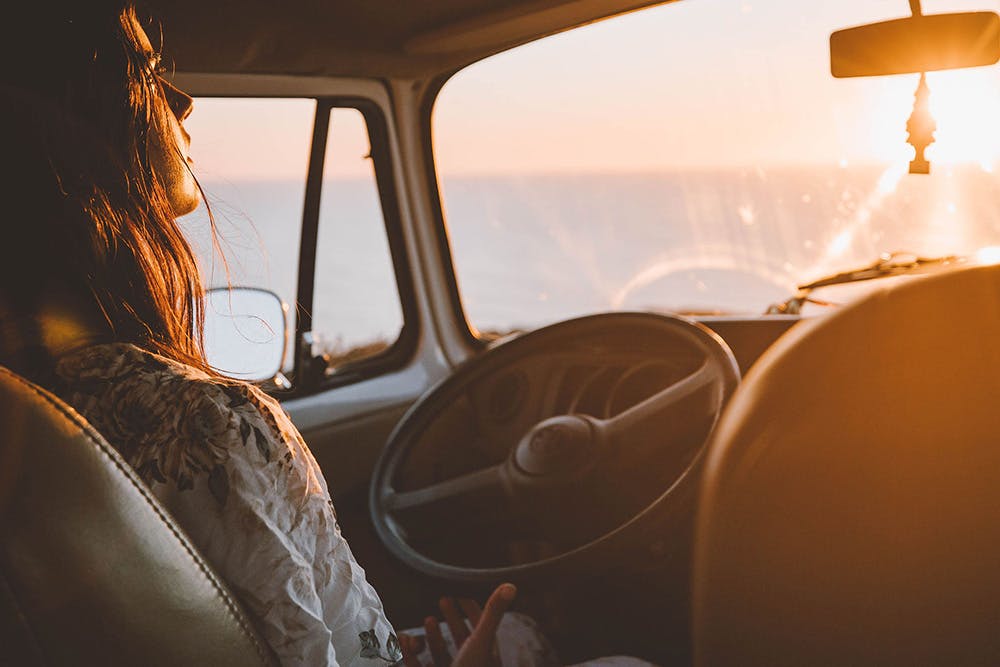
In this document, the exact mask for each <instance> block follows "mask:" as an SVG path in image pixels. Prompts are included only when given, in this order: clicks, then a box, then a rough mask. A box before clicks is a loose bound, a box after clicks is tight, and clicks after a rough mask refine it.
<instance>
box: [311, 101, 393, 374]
mask: <svg viewBox="0 0 1000 667" xmlns="http://www.w3.org/2000/svg"><path fill="white" fill-rule="evenodd" d="M402 327H403V311H402V307H401V305H400V299H399V290H398V288H397V285H396V276H395V273H394V272H393V262H392V255H391V254H390V250H389V243H388V238H387V236H386V225H385V221H384V219H383V215H382V205H381V201H380V198H379V189H378V184H377V182H376V180H375V166H374V163H373V161H372V158H371V148H370V143H369V138H368V127H367V125H366V123H365V118H364V116H363V115H362V113H361V112H360V111H358V110H357V109H351V108H335V109H332V110H331V112H330V135H329V138H328V139H327V148H326V159H325V161H324V166H323V195H322V200H321V203H320V219H319V238H318V243H317V251H316V287H315V296H314V303H313V336H314V341H315V345H316V348H315V350H314V351H315V353H317V354H326V355H328V356H329V358H330V364H331V367H334V368H335V367H336V366H339V365H342V364H345V363H348V362H353V361H358V360H361V359H364V358H367V357H371V356H375V355H377V354H379V353H381V352H384V351H385V350H387V349H388V348H389V347H390V346H391V345H392V344H393V343H395V342H396V340H397V339H398V338H399V335H400V331H401V330H402Z"/></svg>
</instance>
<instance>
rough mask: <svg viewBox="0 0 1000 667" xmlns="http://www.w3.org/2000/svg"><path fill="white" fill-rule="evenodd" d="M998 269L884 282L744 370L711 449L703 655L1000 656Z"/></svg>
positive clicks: (789, 661)
mask: <svg viewBox="0 0 1000 667" xmlns="http://www.w3.org/2000/svg"><path fill="white" fill-rule="evenodd" d="M998 343H1000V268H998V267H995V266H993V267H980V268H972V269H962V270H955V271H950V272H948V273H944V274H939V275H934V276H929V277H923V278H915V279H912V280H910V281H907V282H906V283H905V284H899V285H895V286H891V287H886V288H884V289H880V290H878V291H876V292H875V293H874V294H872V295H870V296H868V297H867V298H865V299H863V300H861V301H860V302H858V303H856V304H854V305H851V306H848V307H845V308H843V309H841V310H839V311H837V312H835V313H833V314H831V315H828V316H825V317H822V318H817V319H815V320H813V321H810V322H806V323H803V324H800V325H799V326H798V327H796V328H795V329H793V330H792V331H791V332H790V333H788V334H786V335H785V337H783V338H782V339H780V340H779V341H778V342H777V343H776V344H775V345H774V346H773V347H772V348H771V349H770V350H769V351H768V352H767V353H766V354H765V355H764V357H763V358H762V359H761V360H760V361H759V362H758V364H757V365H756V366H755V367H754V368H753V369H752V370H751V371H750V373H749V374H748V376H747V378H746V380H745V382H744V384H743V386H742V387H741V388H740V389H739V390H738V391H737V392H736V395H735V396H734V398H733V400H732V402H731V403H730V405H729V407H728V409H727V411H726V414H725V415H724V417H723V419H722V421H721V422H720V425H719V427H718V430H717V431H716V435H715V437H714V441H713V443H712V445H711V450H710V453H709V456H708V462H707V468H706V473H705V478H704V485H703V488H702V494H701V504H700V509H699V516H698V522H697V535H696V544H695V557H694V558H695V562H694V575H693V576H694V582H693V587H694V588H693V594H694V619H693V620H694V632H695V638H694V640H695V653H696V659H697V662H698V664H701V665H921V664H926V665H945V664H947V665H958V664H1000V632H998V630H997V629H998V627H1000V344H998Z"/></svg>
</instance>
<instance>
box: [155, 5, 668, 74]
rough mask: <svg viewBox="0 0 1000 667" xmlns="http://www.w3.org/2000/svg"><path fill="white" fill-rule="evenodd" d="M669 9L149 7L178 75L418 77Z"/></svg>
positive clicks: (592, 6) (556, 7)
mask: <svg viewBox="0 0 1000 667" xmlns="http://www.w3.org/2000/svg"><path fill="white" fill-rule="evenodd" d="M665 1H672V0H289V1H287V2H280V1H278V0H209V1H208V2H206V1H205V0H149V1H148V2H146V3H144V6H146V7H148V8H149V9H150V11H151V13H152V14H153V16H154V17H155V18H156V19H157V20H159V21H160V22H161V23H162V24H163V31H164V35H165V39H164V52H165V54H166V55H167V56H168V57H170V58H172V59H173V60H174V62H175V64H176V67H177V69H178V71H182V72H218V73H260V74H292V75H305V76H326V75H329V76H377V77H401V78H425V77H432V76H435V75H437V74H441V73H444V72H448V71H451V70H454V69H457V68H458V67H461V66H463V65H465V64H468V63H470V62H473V61H475V60H478V59H480V58H483V57H485V56H488V55H491V54H493V53H496V52H498V51H501V50H503V49H505V48H509V47H511V46H515V45H517V44H522V43H524V42H527V41H530V40H532V39H536V38H538V37H542V36H545V35H548V34H552V33H555V32H559V31H561V30H565V29H568V28H572V27H576V26H578V25H582V24H585V23H589V22H592V21H597V20H600V19H602V18H606V17H608V16H613V15H615V14H620V13H623V12H627V11H630V10H633V9H638V8H641V7H645V6H649V5H655V4H662V3H663V2H665Z"/></svg>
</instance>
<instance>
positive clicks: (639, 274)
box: [433, 0, 1000, 333]
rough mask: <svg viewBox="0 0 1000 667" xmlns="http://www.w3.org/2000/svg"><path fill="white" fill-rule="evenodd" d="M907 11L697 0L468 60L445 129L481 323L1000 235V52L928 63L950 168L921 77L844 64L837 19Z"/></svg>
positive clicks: (933, 250) (704, 302)
mask: <svg viewBox="0 0 1000 667" xmlns="http://www.w3.org/2000/svg"><path fill="white" fill-rule="evenodd" d="M923 8H924V12H925V13H937V12H947V11H967V10H979V9H986V10H991V11H996V10H998V9H1000V2H997V1H996V0H978V1H977V0H925V2H924V3H923ZM908 14H909V6H908V3H906V2H904V1H903V0H892V1H889V0H877V1H872V0H843V1H841V2H827V3H824V2H795V1H793V0H697V1H694V0H683V1H681V2H677V3H671V4H668V5H664V6H661V7H656V8H652V9H648V10H644V11H640V12H635V13H632V14H628V15H625V16H622V17H619V18H615V19H611V20H608V21H604V22H600V23H597V24H594V25H591V26H587V27H584V28H580V29H576V30H571V31H568V32H565V33H562V34H559V35H555V36H552V37H549V38H546V39H543V40H540V41H538V42H535V43H532V44H528V45H525V46H523V47H520V48H517V49H514V50H512V51H509V52H506V53H502V54H499V55H497V56H494V57H492V58H489V59H487V60H484V61H482V62H480V63H476V64H474V65H472V66H470V67H468V68H466V69H465V70H462V71H461V72H459V73H458V74H457V75H455V76H454V77H453V78H452V79H451V80H450V81H449V82H448V83H447V84H446V85H445V87H444V88H443V89H442V91H441V93H440V96H439V98H438V101H437V103H436V105H435V109H434V115H433V137H434V150H435V159H436V166H437V169H438V174H439V177H440V186H441V191H442V201H443V206H444V211H445V215H446V219H447V223H448V231H449V236H450V242H451V245H452V254H453V259H454V264H455V271H456V276H457V279H458V285H459V288H460V293H461V296H462V304H463V307H464V309H465V312H466V314H467V316H468V318H469V320H470V321H471V323H472V324H473V325H474V327H475V328H477V329H478V330H480V331H481V332H491V331H492V332H497V333H502V332H505V331H510V330H512V329H523V328H532V327H536V326H539V325H543V324H546V323H549V322H552V321H555V320H558V319H562V318H566V317H570V316H574V315H581V314H587V313H593V312H596V311H603V310H615V309H648V310H674V311H678V310H679V311H684V312H689V313H715V312H722V313H747V314H760V313H762V312H764V310H765V309H766V308H767V307H768V306H769V305H770V304H772V303H775V302H778V301H782V300H784V299H785V298H787V297H789V296H791V295H792V294H793V293H794V292H795V291H796V286H797V285H799V284H802V283H805V282H808V281H810V280H813V279H816V278H819V277H822V276H825V275H828V274H832V273H836V272H838V271H842V270H845V269H850V268H854V267H856V266H858V265H864V264H870V263H871V262H872V261H874V260H875V259H876V258H877V257H878V256H879V254H880V253H891V252H895V251H907V252H909V253H914V254H917V255H925V256H936V255H948V254H953V253H959V254H975V253H977V252H979V251H981V250H983V249H984V248H986V249H989V248H990V247H992V246H998V245H1000V206H998V204H997V202H1000V178H998V176H997V174H996V171H995V168H996V166H997V161H998V157H1000V123H998V122H997V121H996V119H997V118H1000V85H998V84H1000V67H998V66H993V67H981V68H975V69H969V70H961V71H954V72H931V73H929V74H928V76H927V81H928V84H929V86H930V90H931V97H930V109H931V113H932V114H933V116H934V118H935V120H936V123H937V132H936V135H935V136H936V143H934V144H932V145H931V147H930V148H929V149H928V151H927V155H928V157H929V158H930V159H931V161H932V171H931V174H930V175H912V174H908V173H907V169H908V162H909V161H910V160H911V159H912V156H913V148H911V147H910V146H908V145H907V143H906V140H907V129H906V123H907V119H908V117H909V116H910V113H911V110H912V107H913V102H914V93H915V90H916V88H917V84H918V78H919V75H901V76H889V77H874V78H865V79H834V78H832V76H831V75H830V63H829V37H830V33H831V32H833V31H835V30H838V29H841V28H845V27H849V26H853V25H858V24H862V23H868V22H872V21H879V20H885V19H889V18H898V17H902V16H905V15H908ZM869 284H870V283H869ZM838 290H839V291H838ZM848 292H850V290H845V289H844V288H829V289H828V290H823V292H822V293H818V294H817V296H818V297H819V298H822V299H827V300H831V301H837V302H840V301H843V300H845V299H846V298H848V296H850V294H848Z"/></svg>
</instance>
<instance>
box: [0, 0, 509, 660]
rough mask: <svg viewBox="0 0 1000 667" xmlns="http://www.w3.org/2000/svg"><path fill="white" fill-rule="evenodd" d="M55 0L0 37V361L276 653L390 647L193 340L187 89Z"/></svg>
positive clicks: (315, 490)
mask: <svg viewBox="0 0 1000 667" xmlns="http://www.w3.org/2000/svg"><path fill="white" fill-rule="evenodd" d="M54 4H55V6H53V5H52V4H42V3H30V4H25V5H24V6H19V7H16V8H13V9H10V10H8V11H7V12H6V15H5V19H4V26H5V27H4V28H3V33H4V34H3V39H0V42H2V44H0V63H2V64H0V69H2V71H3V75H2V79H0V89H2V94H3V96H4V99H5V100H6V102H7V103H6V105H5V107H6V108H5V112H4V114H5V117H6V120H7V123H6V124H5V125H6V128H7V130H8V132H7V141H6V145H5V148H6V149H7V156H6V157H7V161H8V164H9V165H13V166H14V168H13V169H9V170H8V171H9V172H10V173H9V174H8V175H7V176H6V177H5V178H4V180H3V183H2V184H0V190H2V193H3V195H4V196H5V199H4V201H5V202H6V204H7V221H8V222H7V225H6V227H7V231H8V237H7V241H8V242H7V243H6V244H4V245H3V248H2V249H0V363H3V364H4V365H6V366H8V367H9V368H11V369H12V370H14V371H16V372H19V373H21V374H23V375H26V376H27V377H29V378H30V379H32V380H34V381H35V382H37V383H39V384H41V385H42V386H45V387H48V388H50V389H51V390H53V391H54V392H55V393H57V394H58V395H59V396H61V397H62V398H63V399H64V400H65V401H66V402H68V403H69V404H70V405H72V406H73V407H74V408H76V410H77V411H79V412H80V413H81V414H83V416H84V417H86V418H87V420H88V421H90V422H91V424H93V425H94V426H95V428H96V429H97V430H98V431H99V432H100V433H102V434H103V435H104V436H105V438H107V439H108V441H109V442H110V443H111V444H112V445H113V446H114V447H115V448H116V449H117V450H118V451H119V452H121V454H122V455H123V457H124V458H125V459H126V460H127V461H128V462H129V464H131V465H132V466H133V467H134V468H135V470H136V471H137V472H138V473H139V475H140V476H141V477H142V479H143V480H144V481H145V482H146V483H147V484H148V485H149V486H150V488H151V489H152V491H153V493H154V494H155V495H156V496H157V497H158V498H159V499H160V501H162V502H163V504H164V505H165V506H166V507H167V508H168V509H169V510H170V512H171V513H172V514H173V515H174V517H175V518H176V519H177V520H178V521H179V522H180V524H181V525H182V526H183V527H184V529H185V530H186V532H187V533H188V535H189V536H190V537H191V539H192V540H193V541H194V543H195V544H196V545H197V546H198V548H199V550H200V551H201V553H202V554H203V555H204V556H205V557H206V559H207V560H208V561H209V562H210V563H212V564H213V566H214V567H215V568H216V569H217V571H218V572H219V573H220V574H221V576H222V577H223V578H224V579H225V580H226V581H227V582H228V584H229V585H230V587H231V588H232V589H233V591H234V592H235V593H236V594H237V596H238V597H239V598H240V599H241V600H242V602H243V603H244V606H245V607H246V609H247V610H248V611H249V613H250V614H251V616H252V617H253V618H254V620H255V621H256V624H257V626H258V628H259V630H260V632H261V634H262V635H263V637H264V638H265V639H266V641H267V642H268V643H269V644H270V646H271V648H272V649H273V650H274V653H275V654H276V655H277V657H278V658H279V660H280V662H281V663H282V664H286V665H327V664H330V665H332V664H357V665H373V666H374V665H381V664H391V663H395V662H398V661H400V660H402V659H403V653H402V650H401V646H400V643H399V640H398V638H397V636H396V634H395V633H394V631H393V628H392V626H391V625H390V623H389V621H388V620H387V619H386V616H385V613H384V611H383V608H382V603H381V602H380V600H379V597H378V595H377V594H376V593H375V591H374V590H373V589H372V587H371V586H370V585H369V584H368V582H367V581H366V579H365V573H364V571H363V570H362V569H361V567H360V566H359V565H358V564H357V562H356V561H355V560H354V557H353V556H352V555H351V552H350V549H349V548H348V546H347V543H346V542H345V540H344V538H343V537H342V536H341V533H340V529H339V527H338V525H337V520H336V515H335V513H334V509H333V506H332V503H331V501H330V494H329V492H328V490H327V488H326V483H325V481H324V479H323V476H322V474H321V472H320V470H319V467H318V466H317V464H316V461H315V460H314V459H313V457H312V455H311V454H310V452H309V450H308V449H307V448H306V446H305V444H304V443H303V442H302V439H301V437H300V435H299V433H298V431H297V430H296V429H295V427H294V426H293V425H292V424H291V422H290V421H289V419H288V417H287V416H286V415H285V413H284V412H283V411H282V410H281V408H280V406H279V405H278V404H277V403H276V402H275V401H273V400H272V399H270V398H268V397H267V396H265V395H264V394H262V393H261V392H260V391H258V390H257V389H255V388H254V387H252V386H250V385H247V384H243V383H239V382H234V381H230V380H226V379H224V378H222V377H221V376H219V375H218V374H217V373H216V372H214V371H213V369H211V368H210V367H209V366H208V364H207V363H206V361H205V359H204V356H203V353H202V346H201V340H200V331H201V325H202V319H203V313H202V299H203V292H202V286H201V280H200V276H199V274H198V268H197V265H196V262H195V259H194V256H193V254H192V252H191V249H190V247H189V246H188V244H187V242H186V241H185V239H184V237H183V235H182V234H181V232H180V230H179V229H178V227H177V225H176V223H175V218H176V217H178V216H180V215H183V214H185V213H189V212H191V211H192V210H194V209H195V208H196V207H197V206H198V204H199V201H200V193H199V187H198V184H197V181H196V180H195V178H194V176H193V175H192V173H191V170H190V167H189V162H190V160H189V158H188V156H187V151H188V147H189V143H190V138H189V136H188V135H187V133H186V132H185V131H184V129H183V122H184V119H185V117H186V116H187V115H188V114H189V113H190V111H191V107H192V100H191V98H190V97H188V96H187V95H185V94H184V93H182V92H181V91H179V90H177V89H176V88H174V87H173V86H172V85H171V84H170V83H169V82H168V81H166V80H165V79H164V78H163V77H162V76H161V67H162V65H161V58H160V55H159V53H158V52H157V50H156V49H155V48H154V47H153V45H152V44H151V43H150V40H149V38H148V36H147V34H146V32H145V31H144V30H143V28H142V25H141V24H140V22H139V20H138V18H137V16H136V13H135V11H134V10H133V9H132V8H131V7H129V6H123V5H122V4H121V3H116V2H111V1H108V0H104V1H103V2H87V3H83V2H77V1H69V0H57V2H56V3H54ZM512 598H513V589H512V588H511V587H502V588H501V589H498V591H497V592H496V594H495V595H494V596H493V597H492V598H491V600H490V602H489V603H488V604H487V608H486V610H485V612H483V614H482V617H483V618H482V622H480V623H479V625H478V626H477V629H476V631H475V632H473V633H472V634H471V635H470V636H469V637H468V641H466V642H465V646H464V650H463V652H461V653H460V654H459V655H458V656H457V659H458V662H460V663H465V664H474V663H476V662H477V661H482V660H486V659H487V658H488V657H489V655H491V647H492V645H493V633H494V632H495V630H496V627H497V625H498V624H499V622H500V617H501V616H502V614H503V611H504V609H505V608H506V607H507V606H508V605H509V604H510V601H511V599H512ZM449 605H451V603H448V604H446V608H447V610H448V611H449V613H450V614H452V613H453V606H449ZM468 610H469V612H470V613H473V614H474V615H478V613H479V612H478V608H476V607H469V608H468ZM428 627H429V628H431V630H432V632H431V638H432V640H433V644H434V648H435V649H436V651H435V653H436V657H437V658H438V659H439V660H442V661H447V660H448V659H449V656H446V655H444V654H443V653H441V652H440V651H438V650H437V649H439V648H440V644H438V642H437V640H438V638H439V633H438V632H437V626H436V625H434V624H433V623H432V624H429V626H428ZM455 627H456V628H457V626H455ZM462 628H463V629H464V628H465V625H464V621H462ZM465 635H469V633H468V632H467V631H466V632H465ZM459 638H460V639H462V638H464V637H459ZM406 648H407V649H408V656H407V661H408V662H410V663H411V664H412V662H413V660H415V659H416V658H415V657H414V655H413V653H412V652H411V651H409V649H410V648H416V647H415V646H411V644H410V642H407V646H406ZM469 661H472V663H470V662H469Z"/></svg>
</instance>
